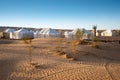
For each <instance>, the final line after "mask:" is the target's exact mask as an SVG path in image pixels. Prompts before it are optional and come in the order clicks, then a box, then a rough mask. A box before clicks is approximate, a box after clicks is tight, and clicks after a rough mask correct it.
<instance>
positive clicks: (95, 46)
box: [91, 42, 100, 48]
mask: <svg viewBox="0 0 120 80" xmlns="http://www.w3.org/2000/svg"><path fill="white" fill-rule="evenodd" d="M91 47H93V48H100V47H99V45H98V44H97V43H95V42H93V43H92V44H91Z"/></svg>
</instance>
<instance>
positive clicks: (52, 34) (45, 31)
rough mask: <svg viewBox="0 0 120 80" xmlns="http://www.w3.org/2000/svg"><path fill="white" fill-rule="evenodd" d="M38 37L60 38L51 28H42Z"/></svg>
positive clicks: (58, 33)
mask: <svg viewBox="0 0 120 80" xmlns="http://www.w3.org/2000/svg"><path fill="white" fill-rule="evenodd" d="M39 34H40V37H41V38H46V37H60V32H58V31H56V30H55V29H51V28H43V29H42V30H41V31H40V33H39Z"/></svg>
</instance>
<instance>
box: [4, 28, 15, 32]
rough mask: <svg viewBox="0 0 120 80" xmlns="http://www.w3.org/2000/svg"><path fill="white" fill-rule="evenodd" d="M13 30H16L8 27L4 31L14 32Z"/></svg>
mask: <svg viewBox="0 0 120 80" xmlns="http://www.w3.org/2000/svg"><path fill="white" fill-rule="evenodd" d="M15 31H16V30H15V29H11V28H8V29H6V30H5V31H4V32H15Z"/></svg>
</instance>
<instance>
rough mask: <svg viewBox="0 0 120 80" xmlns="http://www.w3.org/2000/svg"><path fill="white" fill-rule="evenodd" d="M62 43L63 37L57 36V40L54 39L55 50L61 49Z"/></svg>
mask: <svg viewBox="0 0 120 80" xmlns="http://www.w3.org/2000/svg"><path fill="white" fill-rule="evenodd" d="M62 43H63V38H57V41H56V45H57V46H56V47H55V49H56V51H62V48H63V47H62Z"/></svg>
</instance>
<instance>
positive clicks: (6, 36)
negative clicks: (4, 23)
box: [3, 28, 16, 38]
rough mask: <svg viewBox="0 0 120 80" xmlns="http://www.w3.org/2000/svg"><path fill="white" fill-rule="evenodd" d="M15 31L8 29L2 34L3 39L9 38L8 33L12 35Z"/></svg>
mask: <svg viewBox="0 0 120 80" xmlns="http://www.w3.org/2000/svg"><path fill="white" fill-rule="evenodd" d="M15 31H16V30H15V29H12V28H8V29H6V30H5V31H4V32H3V35H4V38H10V37H11V35H10V33H14V32H15Z"/></svg>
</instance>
